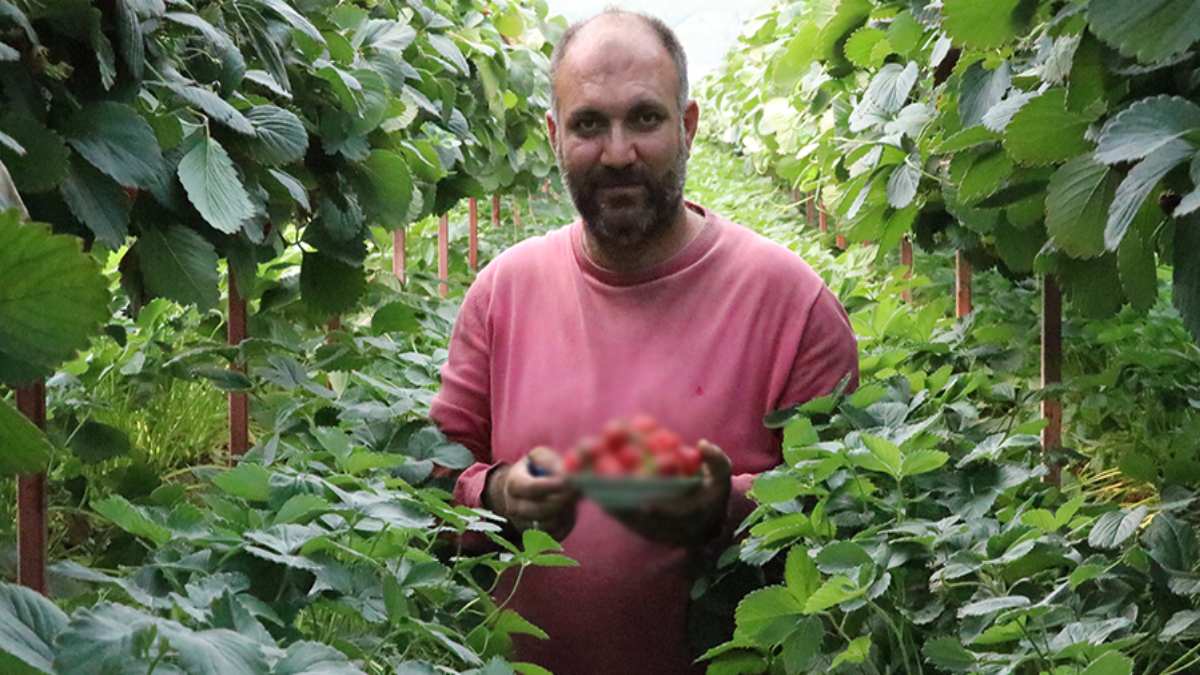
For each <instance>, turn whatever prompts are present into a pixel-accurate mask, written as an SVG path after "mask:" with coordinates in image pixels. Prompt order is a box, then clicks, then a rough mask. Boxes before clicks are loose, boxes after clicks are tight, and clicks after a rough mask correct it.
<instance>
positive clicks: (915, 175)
mask: <svg viewBox="0 0 1200 675" xmlns="http://www.w3.org/2000/svg"><path fill="white" fill-rule="evenodd" d="M920 182H921V157H920V156H919V155H915V154H914V155H909V156H908V157H906V158H905V159H904V161H903V162H902V163H901V164H900V165H899V166H897V167H896V168H895V170H893V171H892V175H891V177H890V178H888V183H887V200H888V205H890V206H891V207H892V208H894V209H902V208H904V207H906V206H908V205H909V204H911V203H912V202H913V199H915V198H916V196H917V186H918V185H919V184H920Z"/></svg>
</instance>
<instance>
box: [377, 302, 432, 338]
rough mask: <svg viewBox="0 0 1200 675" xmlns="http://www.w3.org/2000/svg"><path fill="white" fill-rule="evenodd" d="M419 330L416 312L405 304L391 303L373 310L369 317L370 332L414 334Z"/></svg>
mask: <svg viewBox="0 0 1200 675" xmlns="http://www.w3.org/2000/svg"><path fill="white" fill-rule="evenodd" d="M420 329H421V322H420V321H418V320H417V310H416V309H415V308H413V307H412V306H410V305H409V304H408V303H405V302H391V303H388V304H386V305H384V306H383V307H380V308H379V309H377V310H375V315H374V316H372V317H371V332H373V333H376V334H381V333H414V332H417V331H419V330H420Z"/></svg>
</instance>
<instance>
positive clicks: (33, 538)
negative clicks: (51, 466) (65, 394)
mask: <svg viewBox="0 0 1200 675" xmlns="http://www.w3.org/2000/svg"><path fill="white" fill-rule="evenodd" d="M16 394H17V409H18V410H20V411H21V413H22V414H24V415H25V417H27V418H29V420H30V421H31V422H33V423H34V424H35V425H37V427H38V428H39V429H45V428H46V384H45V382H43V381H40V380H39V381H38V382H34V383H33V384H30V385H28V386H25V387H17V389H16ZM46 542H47V536H46V474H45V473H35V474H28V475H24V476H18V477H17V581H18V582H20V583H21V585H23V586H27V587H29V588H32V589H33V590H35V591H37V592H38V593H41V594H43V595H45V593H46Z"/></svg>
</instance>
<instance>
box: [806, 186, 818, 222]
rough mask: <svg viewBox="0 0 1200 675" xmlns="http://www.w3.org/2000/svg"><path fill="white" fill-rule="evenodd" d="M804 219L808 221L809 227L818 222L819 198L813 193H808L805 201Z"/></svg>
mask: <svg viewBox="0 0 1200 675" xmlns="http://www.w3.org/2000/svg"><path fill="white" fill-rule="evenodd" d="M804 219H805V220H806V221H807V222H808V226H809V227H813V226H815V225H816V224H817V198H816V197H815V196H813V195H812V194H810V195H808V199H806V200H805V201H804Z"/></svg>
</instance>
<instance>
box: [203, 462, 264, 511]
mask: <svg viewBox="0 0 1200 675" xmlns="http://www.w3.org/2000/svg"><path fill="white" fill-rule="evenodd" d="M212 482H213V485H216V486H217V487H218V488H220V489H221V491H222V492H224V493H225V494H227V495H231V496H234V497H240V498H242V499H245V500H247V501H251V502H265V501H267V500H268V499H269V498H270V496H271V471H270V470H269V469H267V468H266V467H264V466H262V465H261V464H254V463H252V462H242V463H240V464H238V465H237V466H235V467H233V468H232V469H230V470H228V471H224V472H222V473H219V474H217V475H215V476H213V477H212Z"/></svg>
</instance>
